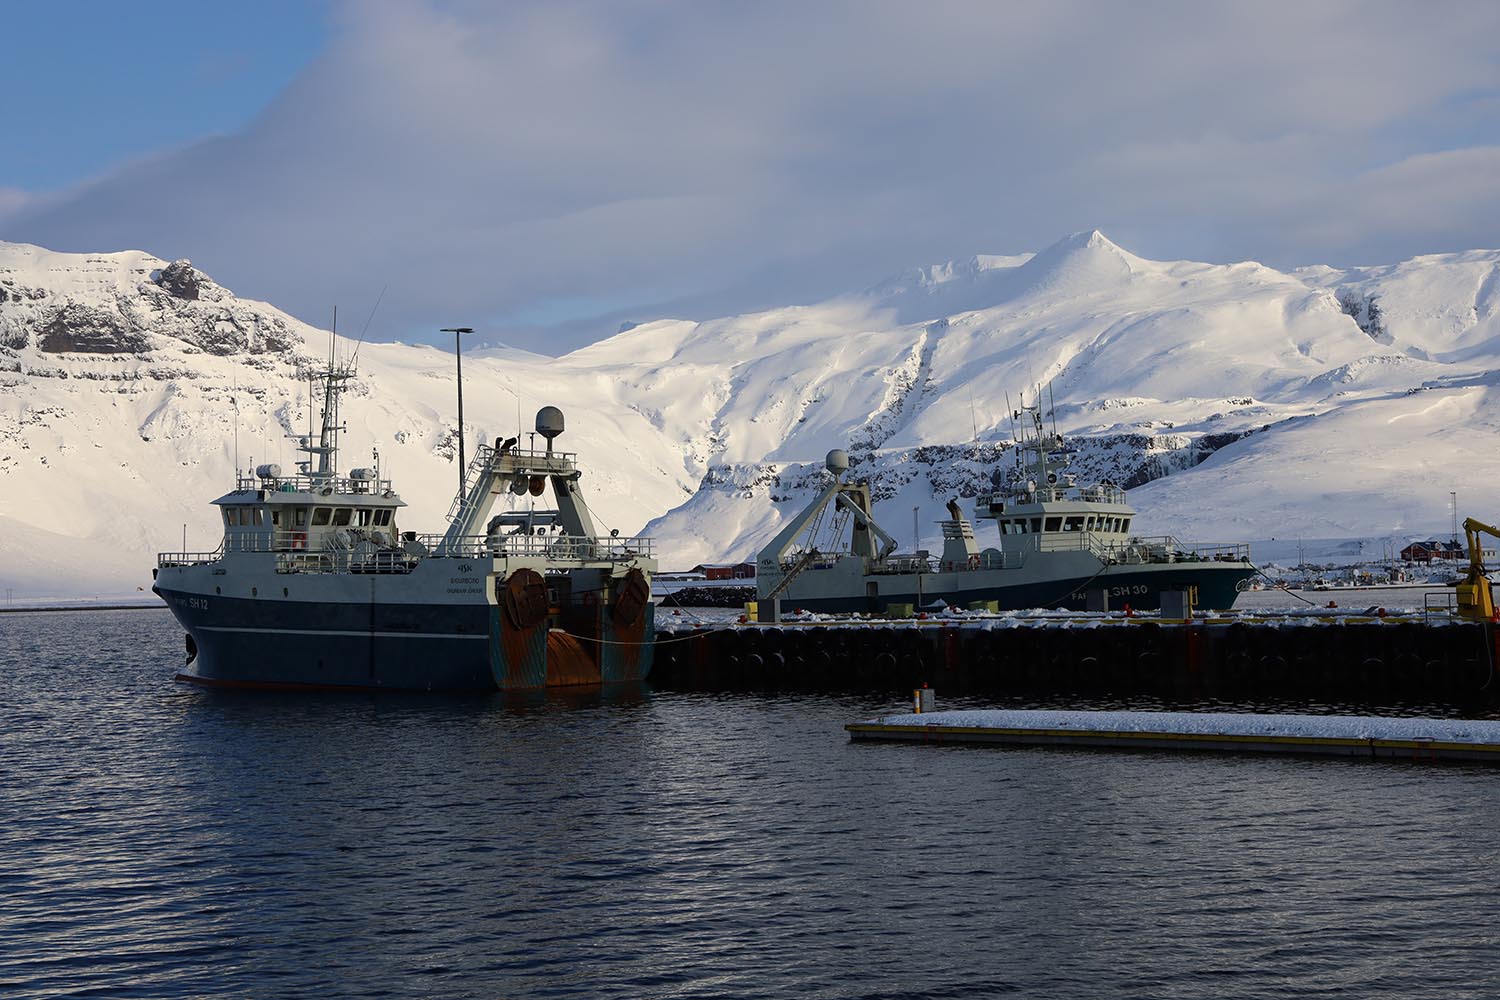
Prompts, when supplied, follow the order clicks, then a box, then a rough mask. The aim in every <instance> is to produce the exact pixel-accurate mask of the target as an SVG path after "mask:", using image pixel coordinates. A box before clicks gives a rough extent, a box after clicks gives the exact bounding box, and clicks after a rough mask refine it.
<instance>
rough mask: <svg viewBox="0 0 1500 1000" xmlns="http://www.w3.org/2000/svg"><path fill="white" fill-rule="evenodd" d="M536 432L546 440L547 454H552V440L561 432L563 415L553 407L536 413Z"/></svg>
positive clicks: (544, 408) (545, 407) (546, 407)
mask: <svg viewBox="0 0 1500 1000" xmlns="http://www.w3.org/2000/svg"><path fill="white" fill-rule="evenodd" d="M536 432H537V433H538V434H540V435H541V436H542V437H544V438H546V439H547V454H549V455H550V454H552V439H553V438H555V437H557V436H558V435H559V434H561V433H562V432H563V413H562V410H559V409H558V408H557V407H555V406H544V407H542V408H541V409H540V410H537V411H536Z"/></svg>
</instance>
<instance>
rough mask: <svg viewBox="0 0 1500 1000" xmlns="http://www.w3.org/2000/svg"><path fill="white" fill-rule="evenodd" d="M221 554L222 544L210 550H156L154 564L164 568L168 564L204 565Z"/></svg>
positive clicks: (215, 559)
mask: <svg viewBox="0 0 1500 1000" xmlns="http://www.w3.org/2000/svg"><path fill="white" fill-rule="evenodd" d="M223 556H224V546H222V545H220V546H219V547H218V548H216V549H214V550H213V551H212V552H158V553H157V554H156V566H157V568H158V569H166V568H167V567H169V566H204V565H207V564H208V563H216V562H218V561H219V560H220V559H222V558H223Z"/></svg>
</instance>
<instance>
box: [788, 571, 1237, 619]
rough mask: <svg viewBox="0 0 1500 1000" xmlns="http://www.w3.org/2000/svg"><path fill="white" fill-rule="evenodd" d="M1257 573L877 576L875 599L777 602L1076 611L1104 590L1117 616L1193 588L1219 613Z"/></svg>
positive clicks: (881, 608) (809, 606)
mask: <svg viewBox="0 0 1500 1000" xmlns="http://www.w3.org/2000/svg"><path fill="white" fill-rule="evenodd" d="M1257 572H1258V570H1256V568H1255V567H1254V566H1252V565H1251V564H1249V563H1180V564H1174V565H1170V566H1168V565H1161V566H1156V567H1153V568H1152V569H1150V570H1115V568H1113V567H1112V568H1111V571H1110V572H1109V573H1107V574H1104V575H1098V576H1083V577H1077V578H1074V579H1053V580H1047V581H1045V582H1040V583H1027V584H1018V585H1013V586H981V587H960V588H952V589H927V590H923V591H922V592H920V593H919V592H918V590H917V588H916V578H915V577H911V582H910V589H905V588H902V587H899V586H897V587H892V581H893V580H898V579H900V578H898V577H892V576H890V575H885V576H882V577H880V588H879V589H880V593H879V594H878V596H864V597H860V596H837V597H809V596H797V597H789V598H783V599H782V608H783V610H796V609H801V610H805V611H819V612H825V613H833V612H853V613H860V614H881V613H884V612H885V610H886V608H887V607H888V606H889V605H892V604H911V605H913V606H916V607H927V606H930V605H932V604H933V603H935V602H936V601H939V600H942V601H944V602H946V603H947V604H949V605H951V606H954V607H959V608H962V607H965V606H967V605H968V604H969V603H971V602H978V601H995V602H997V603H998V604H999V607H1000V610H1002V611H1018V610H1024V609H1027V608H1063V609H1067V610H1070V611H1082V610H1083V609H1084V608H1085V607H1086V606H1087V603H1088V592H1089V591H1091V590H1104V591H1105V592H1106V593H1107V594H1108V596H1109V607H1110V608H1111V609H1113V610H1116V611H1118V610H1120V609H1121V608H1123V607H1125V605H1127V604H1128V605H1129V606H1130V607H1131V608H1132V609H1133V610H1137V611H1155V610H1159V609H1160V608H1161V595H1162V592H1163V591H1170V590H1181V589H1185V588H1188V587H1195V588H1197V592H1198V601H1197V606H1198V607H1200V608H1215V609H1225V608H1230V607H1233V606H1234V602H1235V598H1237V597H1238V596H1239V593H1240V589H1241V587H1242V586H1243V584H1244V582H1245V581H1247V580H1249V579H1251V578H1252V577H1254V576H1255V575H1256V573H1257ZM866 579H869V578H866Z"/></svg>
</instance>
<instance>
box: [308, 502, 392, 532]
mask: <svg viewBox="0 0 1500 1000" xmlns="http://www.w3.org/2000/svg"><path fill="white" fill-rule="evenodd" d="M312 523H313V525H314V526H315V527H316V526H321V525H325V524H331V525H333V526H334V527H335V528H344V527H348V526H349V525H351V524H352V525H354V526H355V527H357V528H368V527H369V526H370V525H372V524H373V525H376V526H378V527H384V526H386V525H388V524H390V523H391V511H390V508H388V507H381V508H378V509H377V508H373V507H314V508H313V519H312Z"/></svg>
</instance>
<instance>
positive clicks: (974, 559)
mask: <svg viewBox="0 0 1500 1000" xmlns="http://www.w3.org/2000/svg"><path fill="white" fill-rule="evenodd" d="M969 568H970V569H978V568H979V553H977V552H976V553H974V554H973V555H972V556H970V557H969Z"/></svg>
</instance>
